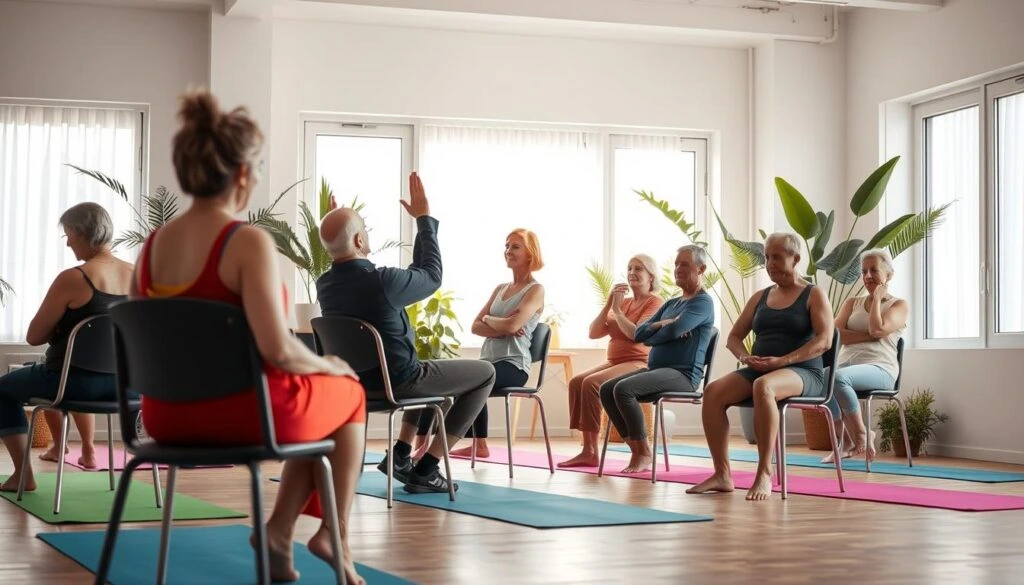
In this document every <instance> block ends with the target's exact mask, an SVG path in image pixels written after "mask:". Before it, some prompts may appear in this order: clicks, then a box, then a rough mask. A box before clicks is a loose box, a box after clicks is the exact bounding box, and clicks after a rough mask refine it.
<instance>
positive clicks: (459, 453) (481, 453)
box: [450, 443, 491, 459]
mask: <svg viewBox="0 0 1024 585" xmlns="http://www.w3.org/2000/svg"><path fill="white" fill-rule="evenodd" d="M450 455H454V456H456V457H471V456H472V455H473V446H472V445H470V446H469V447H463V448H461V449H454V450H452V452H451V453H450ZM490 456H491V450H490V449H489V448H488V447H487V444H486V443H485V444H483V445H480V444H477V446H476V457H477V459H487V458H488V457H490Z"/></svg>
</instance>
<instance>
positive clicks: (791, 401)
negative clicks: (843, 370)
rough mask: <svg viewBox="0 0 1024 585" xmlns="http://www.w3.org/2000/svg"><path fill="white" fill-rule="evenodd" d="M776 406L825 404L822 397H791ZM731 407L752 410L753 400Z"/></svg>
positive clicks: (748, 399) (780, 401)
mask: <svg viewBox="0 0 1024 585" xmlns="http://www.w3.org/2000/svg"><path fill="white" fill-rule="evenodd" d="M776 404H777V405H778V406H782V405H784V404H788V405H790V406H799V405H809V406H817V405H819V404H825V397H824V396H792V397H790V398H783V399H782V400H779V401H778V402H777V403H776ZM733 406H740V407H743V408H754V399H753V398H747V399H746V400H743V401H742V402H737V403H736V404H733Z"/></svg>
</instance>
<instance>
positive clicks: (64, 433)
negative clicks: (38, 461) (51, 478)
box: [22, 410, 69, 515]
mask: <svg viewBox="0 0 1024 585" xmlns="http://www.w3.org/2000/svg"><path fill="white" fill-rule="evenodd" d="M60 417H61V418H60V446H59V447H58V450H57V459H58V462H57V491H56V493H54V494H53V513H54V514H55V515H56V514H60V496H61V493H62V492H63V490H64V450H65V449H67V448H68V418H69V417H68V413H67V411H66V410H62V411H61V412H60ZM22 475H23V476H24V474H22Z"/></svg>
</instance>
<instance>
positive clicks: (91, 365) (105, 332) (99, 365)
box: [18, 315, 163, 514]
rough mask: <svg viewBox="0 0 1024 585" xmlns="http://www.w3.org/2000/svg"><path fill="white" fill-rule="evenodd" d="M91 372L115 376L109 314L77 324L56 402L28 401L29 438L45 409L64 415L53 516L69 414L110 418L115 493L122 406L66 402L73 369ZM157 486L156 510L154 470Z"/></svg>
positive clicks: (131, 404) (133, 404) (135, 404)
mask: <svg viewBox="0 0 1024 585" xmlns="http://www.w3.org/2000/svg"><path fill="white" fill-rule="evenodd" d="M72 367H74V368H77V369H81V370H88V371H90V372H96V373H98V374H110V375H111V376H113V375H114V373H115V372H116V367H115V365H114V330H113V328H112V327H111V324H110V317H109V316H107V315H96V316H94V317H89V318H87V319H83V320H82V321H81V322H80V323H79V324H78V325H75V327H74V329H72V330H71V334H70V335H69V336H68V346H67V351H66V353H65V354H64V366H63V367H62V368H61V371H60V383H59V384H58V386H57V395H56V396H55V397H54V398H53V400H46V399H44V398H33V399H31V400H29V401H28V403H29V405H30V406H35V408H33V409H32V416H31V417H30V418H29V421H30V422H29V424H28V436H29V437H32V436H33V433H34V432H35V428H36V419H37V417H36V413H37V412H38V411H41V410H53V411H56V412H59V413H60V414H61V423H60V428H61V433H60V444H59V445H57V449H58V451H57V452H58V453H60V454H61V455H59V457H60V460H59V461H58V462H57V490H56V492H55V493H54V496H53V513H54V514H60V500H61V494H62V493H63V488H64V456H63V453H64V450H65V449H67V446H68V413H70V412H84V413H88V414H102V415H106V417H107V459H108V462H107V463H108V473H109V475H110V490H111V491H113V490H114V433H113V423H112V421H111V419H112V417H113V415H115V414H117V409H118V404H117V402H116V401H92V400H64V392H65V391H66V389H67V382H68V375H69V373H70V372H71V368H72ZM128 408H129V409H130V411H131V412H138V411H139V408H141V407H140V403H139V401H138V400H129V401H128ZM30 456H31V449H26V450H25V459H24V460H23V462H22V465H23V467H22V468H23V469H27V466H28V465H29V457H30ZM25 475H26V474H24V473H23V474H21V481H19V482H18V501H19V502H20V501H21V497H22V495H23V493H24V491H25ZM153 486H154V491H155V492H156V507H157V508H159V507H161V506H163V495H162V494H161V492H160V472H159V471H158V470H157V468H156V467H155V466H154V467H153Z"/></svg>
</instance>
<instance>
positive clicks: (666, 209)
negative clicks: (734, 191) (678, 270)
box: [601, 189, 694, 302]
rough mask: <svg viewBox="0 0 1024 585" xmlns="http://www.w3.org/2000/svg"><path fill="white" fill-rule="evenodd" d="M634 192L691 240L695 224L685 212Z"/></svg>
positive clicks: (646, 193)
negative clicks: (688, 218) (687, 217)
mask: <svg viewBox="0 0 1024 585" xmlns="http://www.w3.org/2000/svg"><path fill="white" fill-rule="evenodd" d="M633 192H634V193H636V194H637V195H638V196H639V197H640V199H643V200H644V201H646V202H647V203H648V204H650V205H651V206H652V207H654V208H655V209H657V210H658V211H660V212H661V214H662V215H664V216H665V217H666V218H667V219H668V220H669V221H671V222H672V224H673V225H675V226H676V227H677V228H679V231H681V232H683V234H685V235H686V236H687V238H690V234H691V233H693V228H694V224H693V223H691V222H689V221H687V219H686V214H685V213H684V212H682V211H680V210H678V209H673V208H672V207H671V206H670V205H669V204H668V201H663V200H661V199H658V198H656V197H655V196H654V194H653V193H648V192H647V191H641V190H637V189H633ZM690 241H693V239H692V238H690ZM601 302H604V301H601Z"/></svg>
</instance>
